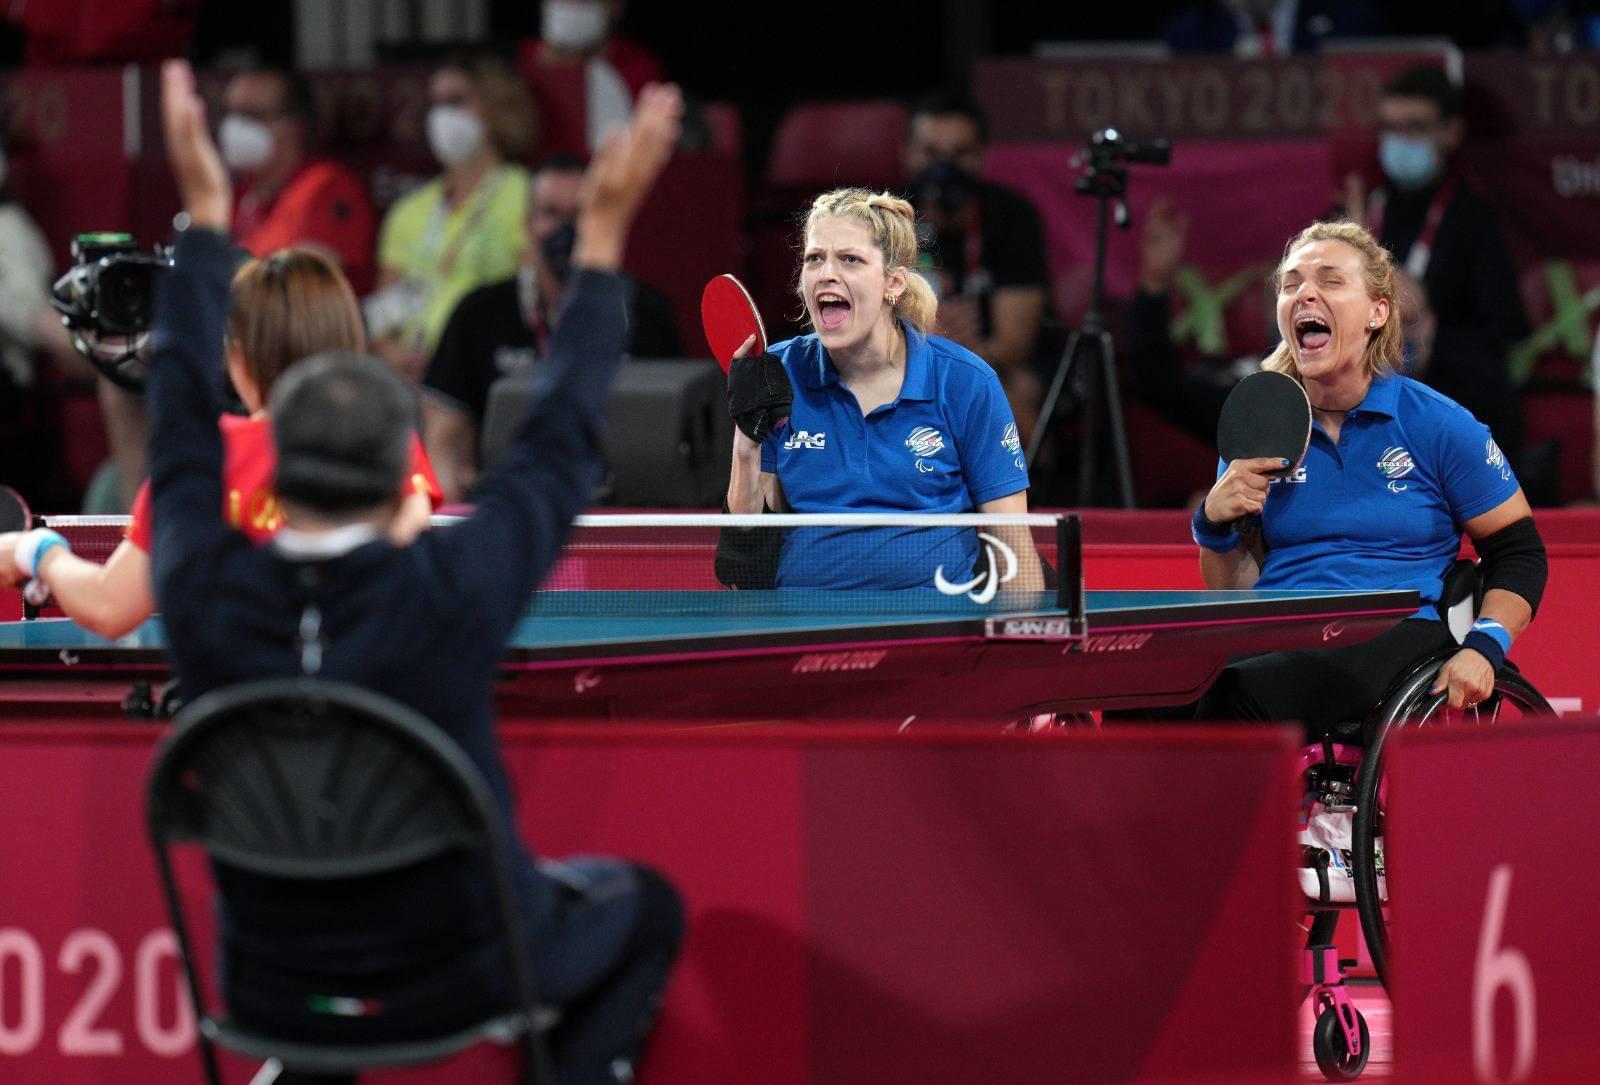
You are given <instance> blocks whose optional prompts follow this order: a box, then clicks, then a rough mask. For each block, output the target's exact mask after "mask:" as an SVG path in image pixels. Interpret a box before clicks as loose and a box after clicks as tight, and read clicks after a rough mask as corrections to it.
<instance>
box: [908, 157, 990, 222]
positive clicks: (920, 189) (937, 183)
mask: <svg viewBox="0 0 1600 1085" xmlns="http://www.w3.org/2000/svg"><path fill="white" fill-rule="evenodd" d="M911 184H912V191H913V192H915V193H916V194H917V198H918V199H919V200H925V201H927V202H928V203H932V204H937V205H938V206H939V208H940V210H942V211H945V212H954V211H960V210H961V209H962V208H963V207H965V206H966V205H967V201H968V200H969V199H971V198H972V192H973V189H974V188H975V187H976V184H977V179H976V178H975V177H973V176H972V174H970V173H968V172H967V171H966V170H964V169H962V168H961V167H960V166H958V165H956V163H955V162H954V161H952V160H951V159H948V158H935V159H934V160H933V161H932V162H929V163H928V164H927V166H926V167H924V168H923V170H922V171H921V172H920V173H918V174H917V175H916V177H914V178H912V180H911Z"/></svg>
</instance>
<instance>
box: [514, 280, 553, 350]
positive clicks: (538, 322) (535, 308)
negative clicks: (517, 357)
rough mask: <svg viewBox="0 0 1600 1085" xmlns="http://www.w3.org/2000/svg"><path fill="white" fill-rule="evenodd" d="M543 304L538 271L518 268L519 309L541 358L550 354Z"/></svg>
mask: <svg viewBox="0 0 1600 1085" xmlns="http://www.w3.org/2000/svg"><path fill="white" fill-rule="evenodd" d="M543 302H544V299H543V296H542V292H541V288H540V285H539V273H538V270H537V269H536V268H531V267H527V266H523V267H519V268H517V308H519V309H520V310H522V323H523V324H524V325H525V326H526V327H527V329H528V330H529V331H530V332H532V333H533V342H534V345H535V346H536V347H537V348H538V351H539V357H541V358H543V357H545V355H546V354H548V353H549V350H548V345H549V329H548V328H546V326H545V319H544V304H543Z"/></svg>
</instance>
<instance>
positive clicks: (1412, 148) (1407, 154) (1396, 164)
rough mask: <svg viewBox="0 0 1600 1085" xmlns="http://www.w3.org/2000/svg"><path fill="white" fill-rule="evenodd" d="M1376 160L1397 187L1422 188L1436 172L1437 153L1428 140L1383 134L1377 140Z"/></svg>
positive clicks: (1437, 165)
mask: <svg viewBox="0 0 1600 1085" xmlns="http://www.w3.org/2000/svg"><path fill="white" fill-rule="evenodd" d="M1378 162H1379V163H1380V164H1381V165H1382V166H1383V172H1384V174H1385V176H1387V177H1388V178H1389V180H1391V181H1393V182H1394V183H1395V184H1396V185H1397V186H1398V187H1400V188H1421V187H1422V186H1423V185H1425V184H1427V183H1428V182H1429V181H1431V180H1433V175H1434V174H1435V173H1437V172H1438V168H1439V152H1438V150H1437V149H1436V148H1435V147H1434V145H1433V143H1432V142H1431V141H1430V140H1426V139H1412V138H1410V137H1408V136H1399V135H1395V134H1394V133H1392V132H1388V133H1385V134H1384V136H1383V138H1382V139H1380V140H1379V141H1378Z"/></svg>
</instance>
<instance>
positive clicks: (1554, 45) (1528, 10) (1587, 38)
mask: <svg viewBox="0 0 1600 1085" xmlns="http://www.w3.org/2000/svg"><path fill="white" fill-rule="evenodd" d="M1511 12H1512V14H1513V15H1514V16H1515V17H1516V20H1517V22H1518V23H1519V24H1521V31H1522V38H1523V42H1522V45H1523V47H1524V48H1526V49H1528V50H1529V51H1530V52H1534V53H1571V52H1575V51H1579V50H1585V49H1596V48H1600V3H1597V2H1596V0H1513V3H1512V4H1511Z"/></svg>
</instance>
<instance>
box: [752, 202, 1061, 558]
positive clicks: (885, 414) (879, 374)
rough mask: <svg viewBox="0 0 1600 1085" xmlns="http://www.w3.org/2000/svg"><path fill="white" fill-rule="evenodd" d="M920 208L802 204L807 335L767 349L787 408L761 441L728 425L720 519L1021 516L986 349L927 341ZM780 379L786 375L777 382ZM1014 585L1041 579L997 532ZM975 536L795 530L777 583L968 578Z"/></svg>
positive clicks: (1014, 457)
mask: <svg viewBox="0 0 1600 1085" xmlns="http://www.w3.org/2000/svg"><path fill="white" fill-rule="evenodd" d="M916 259H917V235H916V213H915V212H914V211H913V210H912V207H911V205H910V204H909V203H907V202H906V201H905V200H902V199H898V198H896V197H894V196H892V195H890V194H888V193H873V192H870V191H868V190H866V189H860V188H846V189H838V190H836V191H833V192H828V193H824V194H823V195H821V196H818V197H817V198H816V200H815V201H813V202H812V205H811V210H810V213H809V214H808V216H807V218H806V225H805V249H804V253H803V255H802V257H801V265H800V282H799V294H800V298H801V300H802V301H803V302H804V303H805V307H806V314H807V316H808V317H809V319H810V322H811V326H812V327H813V328H815V329H816V330H815V331H814V332H813V333H812V334H810V335H805V336H800V337H799V338H796V339H791V340H788V341H787V342H783V343H778V344H775V345H773V346H772V347H771V353H772V354H773V355H775V356H776V357H777V358H778V359H779V360H781V362H782V365H783V368H784V371H785V373H786V374H787V377H788V383H789V384H790V385H791V386H792V389H793V397H794V401H793V404H792V407H791V408H790V415H789V420H788V424H787V425H786V426H779V427H777V428H776V429H775V430H774V431H773V432H771V433H768V434H766V435H765V437H764V439H763V440H761V441H760V442H757V441H756V440H754V439H752V438H751V437H750V436H748V435H746V433H744V432H743V430H742V429H736V430H735V433H734V448H733V470H732V474H731V477H730V479H729V483H728V509H729V511H731V512H742V513H755V512H761V511H762V509H763V505H765V508H767V509H768V510H770V511H773V512H789V511H793V512H808V513H863V512H865V513H961V512H973V511H977V512H983V513H1025V512H1027V511H1028V495H1027V490H1028V469H1027V463H1026V461H1025V460H1024V458H1023V455H1022V449H1021V443H1020V441H1019V440H1018V437H1017V427H1016V423H1015V420H1014V419H1013V418H1012V415H1011V408H1010V407H1009V405H1008V404H1007V403H1006V398H1005V394H1004V392H1003V391H1002V390H1001V387H1000V380H999V378H998V377H997V376H996V375H995V372H994V370H993V369H991V368H990V367H989V365H988V363H986V362H985V361H984V360H983V359H982V358H979V357H978V356H977V355H976V354H973V353H972V352H971V351H969V350H967V349H966V348H964V347H961V346H959V345H958V344H956V343H953V342H951V341H949V340H948V339H943V338H940V337H939V336H935V335H929V334H928V329H929V328H930V327H931V326H932V324H933V319H934V314H935V311H936V310H937V308H938V301H937V299H936V298H935V297H934V294H933V290H932V289H931V288H930V287H929V285H928V283H927V281H926V280H925V279H924V278H923V277H922V276H921V275H919V274H917V273H916V272H915V271H914V270H912V269H913V268H914V267H915V265H916ZM779 380H780V382H781V378H779ZM995 534H996V535H998V536H999V537H1000V538H1001V539H1002V540H1004V541H1005V542H1006V543H1007V544H1008V545H1009V546H1010V547H1011V549H1012V550H1013V551H1014V552H1015V554H1016V557H1017V561H1018V564H1017V570H1018V571H1017V576H1016V578H1015V581H1014V583H1013V584H1012V585H1008V586H1014V587H1024V588H1028V587H1035V588H1042V587H1043V578H1042V575H1041V571H1040V566H1039V562H1038V558H1037V556H1036V555H1035V553H1034V550H1033V546H1032V542H1031V539H1030V537H1029V535H1028V531H1027V529H1026V528H1013V529H1009V530H1006V529H997V530H996V532H995ZM979 557H980V552H979V540H978V538H977V533H976V532H973V531H970V530H959V529H929V528H921V529H917V528H907V529H881V530H872V531H866V532H863V531H861V530H859V529H858V530H855V531H842V530H835V529H823V528H807V529H801V530H796V531H793V532H790V533H789V535H788V536H787V538H785V540H784V542H783V548H782V553H781V556H780V559H779V564H778V573H777V585H778V586H779V587H825V588H855V587H867V588H906V587H921V586H926V585H929V584H931V583H933V579H934V573H935V571H936V570H942V571H943V575H944V577H945V578H946V580H948V581H952V582H954V581H958V580H960V579H964V578H967V577H968V576H969V574H970V573H971V572H972V571H973V570H974V569H975V567H976V566H977V565H978V562H979Z"/></svg>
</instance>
